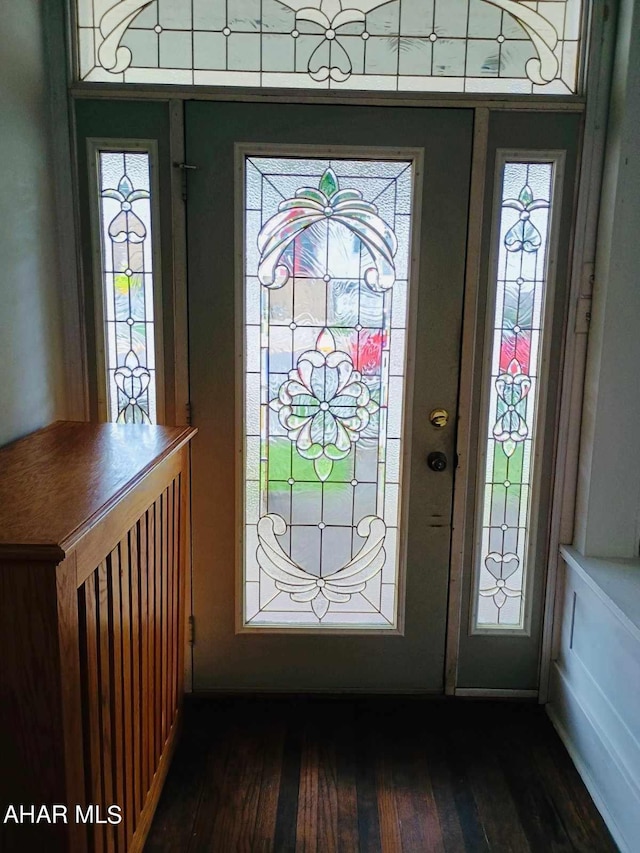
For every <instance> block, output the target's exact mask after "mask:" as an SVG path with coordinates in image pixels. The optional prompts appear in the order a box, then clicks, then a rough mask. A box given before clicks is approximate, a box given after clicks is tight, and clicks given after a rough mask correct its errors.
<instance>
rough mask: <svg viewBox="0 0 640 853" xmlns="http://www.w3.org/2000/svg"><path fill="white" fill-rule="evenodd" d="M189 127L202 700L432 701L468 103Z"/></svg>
mask: <svg viewBox="0 0 640 853" xmlns="http://www.w3.org/2000/svg"><path fill="white" fill-rule="evenodd" d="M185 120H186V153H187V162H188V163H189V164H190V165H193V166H196V169H195V170H193V171H190V172H189V193H188V206H187V217H188V219H187V225H188V250H189V255H188V262H189V339H190V354H189V357H190V376H191V391H190V396H191V406H192V417H193V422H194V424H195V425H196V426H197V427H198V428H199V433H198V436H197V438H196V439H195V441H194V443H193V449H192V452H193V457H192V462H193V466H192V500H193V612H194V618H195V645H194V689H196V690H203V689H225V688H228V689H249V690H260V689H269V690H278V689H281V690H287V691H296V690H301V691H303V690H321V689H328V690H369V691H375V690H384V691H393V690H420V691H431V692H440V691H442V689H443V670H444V649H445V632H446V606H447V591H448V577H449V554H450V538H451V513H452V493H453V477H454V470H455V461H454V460H455V454H454V443H455V426H456V408H457V391H458V370H459V348H460V330H461V317H462V300H463V285H464V270H465V246H466V230H467V205H468V197H469V180H470V160H471V139H472V129H473V113H472V111H471V110H464V109H459V110H449V109H447V110H444V109H426V108H405V107H364V106H357V107H355V106H348V107H347V106H328V105H327V106H324V105H289V104H286V105H284V104H283V105H280V104H251V103H245V104H239V103H215V102H191V103H188V104H187V105H186V117H185ZM434 410H444V412H445V413H446V414H442V413H440V414H439V415H438V416H434V417H433V418H430V415H431V413H432V412H434ZM432 421H433V422H432ZM434 454H435V455H434Z"/></svg>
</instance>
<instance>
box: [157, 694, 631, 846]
mask: <svg viewBox="0 0 640 853" xmlns="http://www.w3.org/2000/svg"><path fill="white" fill-rule="evenodd" d="M616 849H617V848H616V846H615V844H614V843H613V842H612V840H611V838H610V836H609V834H608V832H607V830H606V828H605V826H604V823H603V822H602V819H601V818H600V816H599V814H598V812H597V810H596V808H595V806H594V805H593V802H592V801H591V799H590V797H589V795H588V793H587V791H586V789H585V787H584V785H583V784H582V781H581V780H580V778H579V776H578V774H577V772H576V770H575V768H574V767H573V764H572V763H571V760H570V759H569V756H568V755H567V753H566V751H565V749H564V747H563V745H562V743H561V742H560V740H559V739H558V737H557V735H556V733H555V731H554V730H553V728H552V726H551V723H550V722H549V720H548V719H547V717H546V716H545V714H544V711H543V710H542V709H541V708H540V707H538V706H537V705H534V704H516V703H499V702H482V701H465V700H432V699H425V698H418V697H407V698H397V697H394V698H391V697H384V698H370V697H367V698H353V697H300V698H290V697H287V698H285V697H281V698H280V697H269V698H243V699H240V698H224V699H206V700H205V699H195V700H191V701H189V702H188V703H187V707H186V713H185V721H184V729H183V735H182V740H181V742H180V745H179V747H178V751H177V753H176V756H175V759H174V763H173V766H172V768H171V770H170V772H169V776H168V779H167V783H166V786H165V790H164V793H163V795H162V799H161V801H160V804H159V806H158V811H157V813H156V817H155V820H154V823H153V826H152V829H151V833H150V836H149V839H148V842H147V845H146V847H145V851H146V853H182V851H184V853H187V852H188V853H201V851H202V853H204V851H224V853H235V851H246V853H264V851H276V853H279V851H283V853H285V852H286V851H296V853H303V851H304V853H311V851H313V853H316V851H317V853H331V851H340V853H352V851H354V853H355V851H360V853H370V851H371V852H372V853H373V851H384V853H432V851H434V853H435V851H446V853H449V852H450V851H451V853H453V851H456V853H457V851H474V853H475V851H478V853H479V851H499V853H508V851H512V853H527V851H532V853H538V851H539V852H540V853H555V851H557V853H569V851H584V853H587V851H588V852H589V853H607V851H615V850H616Z"/></svg>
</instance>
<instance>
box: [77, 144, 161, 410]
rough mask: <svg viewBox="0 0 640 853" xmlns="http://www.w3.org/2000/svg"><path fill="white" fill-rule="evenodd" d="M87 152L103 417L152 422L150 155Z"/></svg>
mask: <svg viewBox="0 0 640 853" xmlns="http://www.w3.org/2000/svg"><path fill="white" fill-rule="evenodd" d="M90 152H91V153H92V155H93V156H92V166H94V167H95V193H94V199H95V202H94V203H95V207H96V208H97V211H94V212H97V216H95V217H94V219H95V222H96V225H97V227H96V228H95V231H97V234H95V235H94V236H95V237H96V243H97V244H98V252H97V259H96V268H97V269H96V278H97V279H98V280H99V284H100V287H99V294H98V295H99V298H98V312H99V315H100V316H99V317H98V324H97V326H98V338H99V349H101V350H102V352H103V355H104V358H103V361H104V364H103V367H104V375H105V386H106V388H105V390H106V393H105V394H104V395H102V394H101V396H102V398H103V406H102V408H103V409H104V411H103V412H102V414H103V416H105V417H106V419H107V420H110V421H116V422H118V423H156V422H157V416H158V393H157V392H158V388H157V385H158V383H157V366H156V317H155V314H156V310H155V306H154V301H156V300H157V292H156V291H157V281H155V279H156V278H157V274H156V273H155V271H154V249H155V248H156V247H154V245H153V243H154V234H153V227H152V201H153V199H152V193H153V192H154V190H153V186H152V180H151V153H150V151H148V150H147V151H145V150H139V149H134V150H112V149H109V150H104V149H102V148H101V147H100V146H99V145H96V144H95V143H90ZM94 158H95V159H94ZM101 391H102V388H101Z"/></svg>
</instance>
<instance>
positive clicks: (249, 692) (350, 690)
mask: <svg viewBox="0 0 640 853" xmlns="http://www.w3.org/2000/svg"><path fill="white" fill-rule="evenodd" d="M307 695H329V696H431V697H433V698H444V691H443V690H442V689H440V690H438V689H437V688H429V689H419V688H406V689H403V688H397V689H392V690H387V689H385V688H380V689H375V688H372V687H343V688H338V687H301V688H299V689H298V690H292V689H291V688H288V687H206V688H196V689H194V690H192V692H191V693H190V694H189V696H190V697H193V698H195V699H202V698H206V697H209V698H212V697H214V696H218V697H219V696H238V697H242V696H260V697H268V696H307Z"/></svg>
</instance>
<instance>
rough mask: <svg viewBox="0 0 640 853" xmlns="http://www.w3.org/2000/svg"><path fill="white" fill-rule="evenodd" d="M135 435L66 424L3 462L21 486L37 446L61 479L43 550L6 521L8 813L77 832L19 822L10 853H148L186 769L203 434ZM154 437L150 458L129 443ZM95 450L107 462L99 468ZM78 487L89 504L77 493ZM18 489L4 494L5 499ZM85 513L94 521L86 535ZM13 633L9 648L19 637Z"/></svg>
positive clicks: (8, 827) (37, 515)
mask: <svg viewBox="0 0 640 853" xmlns="http://www.w3.org/2000/svg"><path fill="white" fill-rule="evenodd" d="M127 429H128V428H126V427H124V428H122V427H113V426H111V425H103V427H102V428H101V427H98V426H97V425H95V426H90V425H81V424H60V425H55V427H52V428H49V431H47V430H45V431H41V433H36V434H35V435H34V436H32V437H28V438H27V439H24V440H23V442H18V443H17V444H16V445H13V446H11V447H10V448H6V449H5V450H3V451H0V472H2V470H3V463H4V467H5V468H6V469H7V474H8V475H9V476H10V477H11V476H12V475H13V476H14V477H16V478H17V477H18V476H19V475H20V471H21V469H22V475H23V477H24V473H25V471H24V465H25V464H26V462H25V460H27V459H28V458H31V459H32V461H31V463H30V465H31V467H32V466H33V453H34V451H35V450H37V447H33V444H34V443H35V445H38V444H39V445H40V451H42V450H43V448H42V445H43V444H44V445H45V446H46V448H47V449H48V456H46V455H45V456H41V459H40V471H39V474H40V478H39V479H40V480H41V481H42V480H43V479H44V480H47V481H50V482H53V481H55V480H56V479H57V481H58V489H57V499H56V496H55V495H53V494H52V495H51V496H50V500H49V503H50V504H51V505H50V506H48V505H47V504H48V502H47V501H44V500H42V499H41V497H39V496H38V495H33V496H32V497H33V500H32V504H31V506H32V513H33V515H34V522H33V523H34V524H39V525H40V527H39V528H37V529H36V528H35V527H34V528H33V530H32V532H31V534H30V535H31V539H32V540H34V539H38V540H39V543H36V542H34V541H30V542H29V541H25V540H27V539H28V536H26V535H25V531H23V537H22V538H23V541H22V542H18V541H15V540H16V539H17V538H18V533H19V532H20V531H19V528H20V524H19V523H18V520H17V518H14V517H13V515H15V513H14V512H13V511H12V512H7V511H6V508H5V511H4V514H5V524H4V526H2V525H0V578H1V579H2V581H3V588H2V593H3V597H2V611H3V612H2V614H0V616H4V611H5V608H6V607H11V608H12V612H13V618H11V619H9V620H8V621H9V622H10V623H11V625H12V628H13V629H14V631H15V630H16V629H17V636H16V635H15V634H14V636H13V637H12V644H13V647H12V651H11V652H9V655H8V657H9V664H8V667H7V669H6V670H4V672H3V675H2V676H0V678H1V682H2V688H3V694H4V693H5V692H7V693H8V694H10V695H11V698H12V701H11V702H10V703H9V707H5V708H4V709H3V719H2V731H1V733H0V739H1V740H0V747H1V746H2V745H3V743H6V742H8V741H9V740H11V739H13V740H14V741H15V739H16V738H17V739H18V741H19V745H18V748H17V749H13V750H11V751H10V755H11V759H10V760H11V761H12V762H13V765H14V766H10V767H8V768H6V769H7V771H8V776H9V777H11V775H12V773H13V772H14V771H15V774H14V781H15V785H14V786H12V785H11V784H10V783H8V784H7V774H5V769H4V768H3V774H5V775H4V778H3V781H4V783H5V784H3V786H2V801H0V808H2V809H3V815H4V814H5V811H6V807H7V805H11V804H19V803H21V804H24V803H35V804H38V805H45V806H46V807H52V806H53V805H54V804H64V805H65V806H66V808H67V819H68V822H67V823H56V824H47V823H39V824H37V825H30V824H29V822H27V823H26V824H25V823H22V824H16V825H12V824H11V823H10V824H5V825H4V826H3V827H2V828H0V840H1V842H2V844H0V847H1V849H3V850H21V851H22V850H27V849H32V846H34V845H35V844H41V845H43V847H42V849H46V850H47V853H49V851H57V850H60V851H63V850H64V851H65V852H66V853H82V851H91V853H94V851H95V853H103V851H104V853H125V851H127V853H132V851H140V850H142V847H143V845H144V840H145V838H146V835H147V832H148V830H149V826H150V823H151V819H152V817H153V812H154V810H155V806H156V804H157V801H158V797H159V795H160V791H161V788H162V784H163V781H164V777H165V775H166V772H167V769H168V764H169V762H170V759H171V754H172V750H173V747H174V744H175V740H176V733H177V731H178V728H179V722H180V707H181V697H182V692H183V661H184V616H183V614H184V609H185V601H184V579H185V571H184V568H185V558H186V545H187V541H186V532H187V525H186V522H187V507H188V505H187V480H188V458H187V451H188V448H187V445H186V442H187V441H188V440H189V438H190V437H191V433H192V431H190V430H185V429H174V430H171V429H169V428H160V427H157V428H151V427H149V428H146V429H147V432H146V434H145V433H138V434H135V433H133V434H132V433H131V428H129V431H128V432H127ZM143 429H144V428H143ZM83 430H89V432H92V434H93V437H92V438H90V437H87V436H86V433H85V432H83ZM47 432H48V435H45V436H44V441H43V440H42V436H43V434H46V433H47ZM141 435H142V436H143V437H144V438H145V439H147V446H146V447H139V448H138V451H139V452H137V453H136V452H135V449H134V450H132V449H131V446H130V445H129V446H127V445H126V442H125V444H124V445H123V443H122V438H123V437H125V436H126V438H127V440H130V441H135V439H136V438H140V436H141ZM37 436H40V440H37V439H36V437H37ZM100 436H102V438H100ZM72 437H73V438H75V439H76V440H75V441H74V442H73V445H74V446H73V451H74V454H75V456H69V457H68V458H66V461H65V457H64V454H62V456H61V452H62V449H63V447H64V446H65V445H66V444H67V441H68V440H69V439H71V438H72ZM30 439H31V444H32V447H31V448H30V447H29V446H28V445H29V441H30ZM34 439H35V441H34ZM148 439H152V441H149V440H148ZM83 442H84V443H83ZM21 444H22V445H23V447H22V448H20V447H19V445H21ZM141 444H144V442H141ZM16 448H18V450H19V451H20V452H18V453H16ZM92 448H93V451H92ZM68 449H71V444H69V445H68ZM92 452H93V453H97V455H98V457H99V459H100V462H99V463H97V462H96V460H95V458H94V460H93V463H92V462H91V458H92V456H91V453H92ZM78 454H80V456H81V457H82V458H78ZM56 455H57V461H56V459H55V458H54V457H56ZM18 457H19V458H18ZM20 460H22V461H21V462H20ZM107 460H108V463H109V465H110V466H111V467H108V466H107V467H106V468H105V467H104V466H105V462H106V461H107ZM18 463H20V464H18ZM27 467H29V465H27ZM65 469H67V474H66V475H65V473H64V471H65ZM69 469H70V470H69ZM47 471H48V473H47ZM81 472H82V473H83V474H84V484H82V473H81ZM74 474H75V476H77V477H78V478H79V479H76V480H75V487H76V489H80V491H82V494H81V495H79V494H77V493H76V494H74V491H73V488H72V487H71V484H66V483H65V482H64V477H65V476H69V477H71V479H74ZM60 478H63V481H61V480H60ZM29 479H30V478H29V477H27V480H29ZM5 486H6V482H5V483H4V484H3V483H0V500H1V499H2V492H3V489H4V488H5ZM14 486H15V487H17V479H16V482H14ZM24 500H25V501H26V500H27V498H26V496H25V498H24ZM20 503H21V504H23V502H22V501H20ZM97 504H100V505H99V506H98V505H97ZM23 505H24V504H23ZM81 506H83V507H84V509H83V514H84V519H83V520H81V521H80V522H79V523H75V522H76V521H77V520H78V517H77V511H78V510H79V508H80V507H81ZM56 507H57V508H58V512H60V513H63V514H64V513H67V514H68V519H67V523H65V524H63V525H62V528H59V529H63V528H64V529H68V528H69V527H71V528H72V532H71V533H70V535H68V536H66V537H64V536H61V535H60V534H59V533H56V530H55V529H54V528H56V525H57V524H58V522H56V521H53V516H52V514H53V513H55V511H56ZM2 512H3V511H2V510H0V520H1V514H2ZM47 514H49V516H51V517H49V518H46V517H45V516H46V515H47ZM7 515H10V516H12V517H10V518H7V517H6V516H7ZM48 525H53V526H52V527H51V526H49V527H48ZM7 538H9V539H10V540H13V541H6V540H7ZM43 542H46V544H43ZM36 554H39V559H38V558H36ZM51 596H53V598H54V600H53V601H50V598H51ZM0 623H1V624H0V641H1V642H2V648H3V650H4V647H5V641H7V640H8V637H7V636H6V631H5V629H6V627H7V626H6V624H5V620H4V619H0ZM25 668H27V669H29V668H33V671H34V672H39V673H41V674H42V683H41V684H39V683H38V680H37V679H34V678H33V677H32V678H28V677H25V675H26V671H25ZM28 685H30V686H28ZM19 765H21V766H19ZM109 807H111V811H109ZM114 807H116V808H114ZM78 809H80V814H79V813H78ZM118 818H121V819H120V820H118ZM85 821H86V822H85ZM33 849H35V846H34V847H33Z"/></svg>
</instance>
